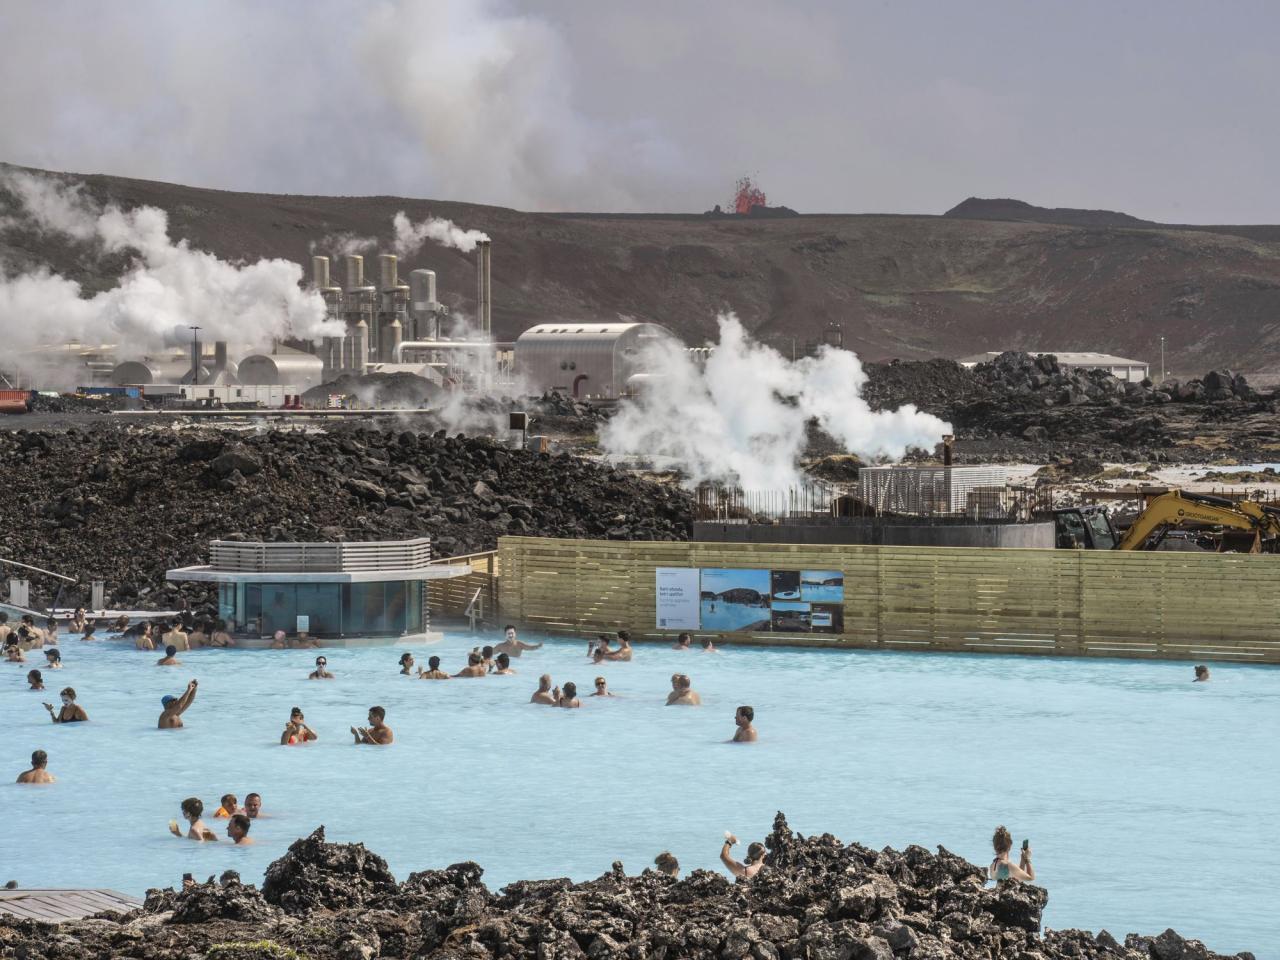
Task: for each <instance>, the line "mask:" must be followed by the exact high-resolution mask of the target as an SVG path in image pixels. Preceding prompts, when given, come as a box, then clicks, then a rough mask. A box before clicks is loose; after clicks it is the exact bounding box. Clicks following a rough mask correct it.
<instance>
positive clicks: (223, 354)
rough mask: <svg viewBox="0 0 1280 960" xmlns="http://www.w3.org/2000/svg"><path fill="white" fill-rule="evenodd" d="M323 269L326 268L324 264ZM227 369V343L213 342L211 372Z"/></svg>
mask: <svg viewBox="0 0 1280 960" xmlns="http://www.w3.org/2000/svg"><path fill="white" fill-rule="evenodd" d="M325 267H326V268H327V267H328V263H327V262H326V264H325ZM226 369H227V341H225V340H215V341H214V342H213V372H214V373H215V374H217V373H221V372H222V371H223V370H226Z"/></svg>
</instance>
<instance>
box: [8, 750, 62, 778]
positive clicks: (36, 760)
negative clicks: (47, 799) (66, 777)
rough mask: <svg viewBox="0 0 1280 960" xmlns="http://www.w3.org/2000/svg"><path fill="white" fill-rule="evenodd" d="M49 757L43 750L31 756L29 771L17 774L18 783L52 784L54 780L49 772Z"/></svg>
mask: <svg viewBox="0 0 1280 960" xmlns="http://www.w3.org/2000/svg"><path fill="white" fill-rule="evenodd" d="M48 767H49V755H48V754H47V753H45V752H44V751H43V750H36V751H34V752H33V753H32V754H31V769H30V770H24V771H23V772H22V773H20V774H18V779H17V782H18V783H54V782H55V780H56V778H55V777H54V775H53V774H52V773H50V772H49V769H48Z"/></svg>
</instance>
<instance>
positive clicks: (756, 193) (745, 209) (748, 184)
mask: <svg viewBox="0 0 1280 960" xmlns="http://www.w3.org/2000/svg"><path fill="white" fill-rule="evenodd" d="M733 191H734V192H733V204H732V207H733V212H734V213H741V214H748V213H750V212H751V208H752V207H767V206H768V205H769V198H768V197H766V196H765V195H764V191H763V190H761V189H760V188H759V187H757V186H756V185H755V181H753V180H752V179H751V178H750V177H742V178H740V179H739V180H738V182H737V183H735V184H734V185H733Z"/></svg>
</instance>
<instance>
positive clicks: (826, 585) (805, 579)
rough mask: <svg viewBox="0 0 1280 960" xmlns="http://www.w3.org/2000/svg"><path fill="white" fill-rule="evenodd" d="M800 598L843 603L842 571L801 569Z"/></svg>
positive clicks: (810, 600)
mask: <svg viewBox="0 0 1280 960" xmlns="http://www.w3.org/2000/svg"><path fill="white" fill-rule="evenodd" d="M775 596H776V594H775ZM800 599H801V600H808V601H809V602H810V603H840V604H843V603H844V573H842V572H841V571H839V570H801V571H800Z"/></svg>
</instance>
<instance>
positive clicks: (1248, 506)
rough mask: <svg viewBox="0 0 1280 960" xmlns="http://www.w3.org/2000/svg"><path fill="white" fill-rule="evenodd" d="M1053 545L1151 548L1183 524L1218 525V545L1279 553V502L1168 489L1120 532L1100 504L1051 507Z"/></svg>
mask: <svg viewBox="0 0 1280 960" xmlns="http://www.w3.org/2000/svg"><path fill="white" fill-rule="evenodd" d="M1053 519H1054V523H1055V525H1056V529H1057V539H1058V546H1059V547H1065V548H1068V549H1085V550H1155V549H1157V548H1158V547H1159V546H1160V542H1161V541H1162V540H1163V539H1164V538H1165V536H1166V535H1167V534H1168V533H1169V531H1170V530H1174V529H1176V528H1178V527H1181V526H1183V525H1184V524H1189V525H1197V526H1212V527H1222V529H1223V533H1222V536H1221V537H1220V538H1219V539H1218V549H1219V551H1231V552H1235V553H1280V508H1278V507H1272V506H1268V505H1266V504H1262V503H1256V502H1254V501H1252V500H1238V501H1237V500H1227V499H1224V498H1223V497H1211V496H1208V495H1206V494H1202V493H1186V492H1183V491H1181V490H1170V491H1169V492H1168V493H1164V494H1161V495H1160V496H1158V497H1155V498H1153V499H1152V500H1151V501H1150V502H1149V503H1148V504H1147V505H1146V507H1145V508H1144V509H1143V511H1142V512H1141V513H1140V514H1138V516H1137V517H1135V518H1134V521H1133V523H1132V524H1130V525H1129V529H1128V530H1127V531H1126V532H1125V533H1124V535H1123V536H1122V535H1121V534H1120V533H1119V532H1118V531H1117V530H1116V528H1115V526H1114V525H1113V524H1112V522H1111V518H1110V516H1108V514H1107V512H1106V510H1104V509H1103V508H1102V507H1099V506H1096V505H1095V506H1084V507H1066V508H1064V509H1061V510H1055V511H1054V512H1053Z"/></svg>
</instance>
